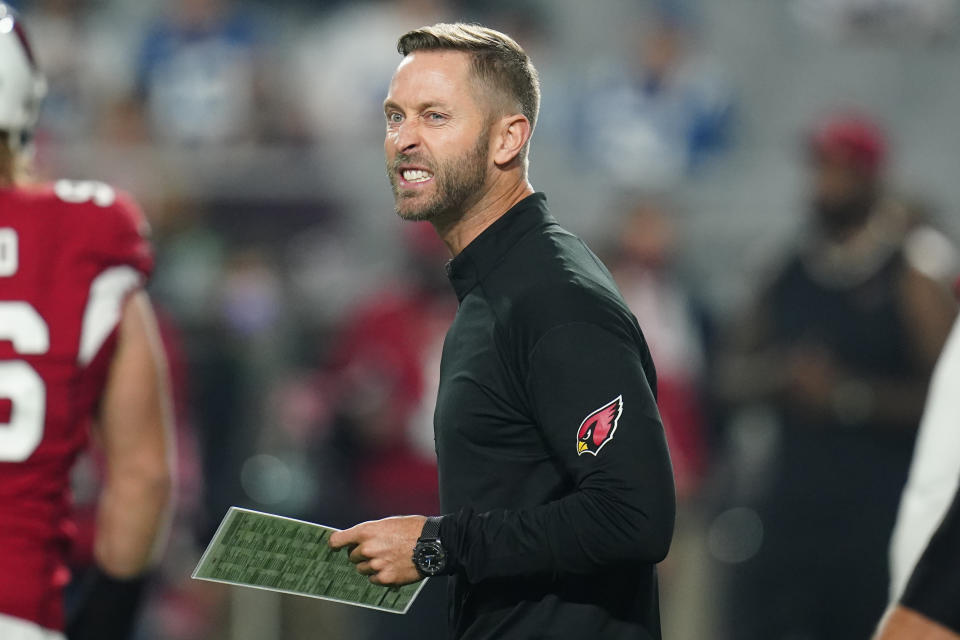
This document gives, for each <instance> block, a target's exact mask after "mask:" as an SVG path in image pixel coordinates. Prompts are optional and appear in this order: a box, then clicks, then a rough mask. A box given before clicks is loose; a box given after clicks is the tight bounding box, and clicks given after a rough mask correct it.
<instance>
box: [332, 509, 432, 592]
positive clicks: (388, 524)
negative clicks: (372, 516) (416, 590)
mask: <svg viewBox="0 0 960 640" xmlns="http://www.w3.org/2000/svg"><path fill="white" fill-rule="evenodd" d="M426 521H427V519H426V517H424V516H397V517H393V518H384V519H383V520H373V521H370V522H362V523H360V524H358V525H357V526H355V527H351V528H350V529H345V530H344V531H337V532H335V533H334V534H333V535H331V536H330V541H329V544H330V547H331V548H333V549H342V548H344V547H348V548H349V551H350V562H352V563H353V564H355V565H357V571H358V572H360V573H362V574H363V575H365V576H370V582H372V583H373V584H379V585H383V586H388V587H399V586H402V585H405V584H410V583H411V582H416V581H417V580H420V577H421V576H420V572H419V571H417V568H416V567H415V566H413V548H414V546H416V544H417V539H418V538H419V537H420V532H421V531H423V525H424V523H425V522H426Z"/></svg>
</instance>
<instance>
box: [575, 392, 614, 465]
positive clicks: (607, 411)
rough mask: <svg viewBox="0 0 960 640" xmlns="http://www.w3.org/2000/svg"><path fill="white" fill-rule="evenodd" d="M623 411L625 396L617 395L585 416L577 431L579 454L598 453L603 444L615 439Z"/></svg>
mask: <svg viewBox="0 0 960 640" xmlns="http://www.w3.org/2000/svg"><path fill="white" fill-rule="evenodd" d="M622 413H623V396H617V397H616V398H615V399H613V400H611V401H610V402H608V403H607V404H605V405H603V406H602V407H600V408H599V409H597V410H596V411H594V412H593V413H591V414H590V415H588V416H587V417H586V418H584V419H583V422H581V423H580V429H579V430H578V431H577V455H578V456H582V455H583V454H585V453H589V454H591V455H594V456H595V455H597V452H598V451H600V449H601V448H602V447H603V445H605V444H607V443H608V442H610V441H611V440H613V433H614V432H615V431H616V430H617V424H618V423H619V422H620V414H622Z"/></svg>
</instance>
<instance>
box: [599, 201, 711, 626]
mask: <svg viewBox="0 0 960 640" xmlns="http://www.w3.org/2000/svg"><path fill="white" fill-rule="evenodd" d="M618 209H619V210H621V211H627V212H628V213H627V215H626V216H625V218H624V220H623V222H622V224H621V226H620V232H619V233H618V246H617V247H616V248H615V249H614V254H613V256H612V261H611V263H610V264H611V268H610V270H611V273H612V274H613V277H614V279H615V280H616V281H617V285H618V286H619V287H620V291H621V292H622V293H623V299H624V300H625V301H626V303H627V306H628V307H630V310H631V311H632V312H633V313H634V315H635V316H636V317H637V321H638V322H639V323H640V326H641V327H643V334H644V337H645V338H646V340H647V344H649V345H650V354H651V355H652V356H653V360H654V362H656V363H657V407H658V408H659V409H660V416H661V418H662V419H663V429H664V432H665V434H666V437H667V446H668V447H669V449H670V461H671V462H672V463H673V474H674V478H675V484H676V488H677V526H676V530H675V532H674V538H673V544H672V546H671V549H670V556H669V557H668V558H667V559H666V560H665V561H664V562H663V563H661V565H660V567H659V568H658V572H659V575H660V579H661V586H662V590H661V603H662V608H663V611H664V623H663V624H664V636H665V637H677V638H702V637H707V636H708V635H709V631H708V630H709V629H712V628H713V626H712V620H711V619H710V614H709V607H708V606H706V603H707V602H708V601H709V599H710V596H709V593H708V591H709V586H708V584H709V580H708V578H707V577H706V573H705V571H706V570H707V568H708V563H707V562H706V561H705V557H704V553H703V552H702V550H703V549H705V545H704V527H703V521H702V514H701V501H700V500H699V498H700V497H701V495H700V494H701V483H702V482H703V479H704V475H705V473H706V471H707V465H708V463H709V454H710V452H709V445H710V443H709V433H708V429H709V422H708V421H709V420H710V418H711V416H710V415H709V406H708V404H707V394H706V390H707V385H706V381H707V376H708V374H709V368H708V367H709V362H708V360H709V348H710V346H711V345H710V342H711V338H712V326H711V322H710V318H709V316H708V314H707V313H706V310H705V308H704V306H703V305H702V304H701V303H700V301H699V300H698V298H697V297H696V295H695V292H694V291H692V289H691V287H689V286H688V285H687V283H686V282H685V281H684V279H683V277H682V276H681V275H680V273H679V269H678V265H677V262H678V255H677V254H678V252H679V250H680V245H681V243H682V242H683V239H682V234H681V228H680V225H679V223H678V221H677V216H678V214H679V212H678V211H677V210H676V208H675V206H674V205H673V204H672V202H671V200H670V199H668V198H667V197H665V196H662V195H658V196H654V195H644V194H636V193H631V194H629V195H627V196H626V197H623V198H621V199H620V202H619V203H618ZM691 612H696V614H693V613H691Z"/></svg>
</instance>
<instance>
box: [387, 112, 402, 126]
mask: <svg viewBox="0 0 960 640" xmlns="http://www.w3.org/2000/svg"><path fill="white" fill-rule="evenodd" d="M387 122H389V123H390V124H399V123H401V122H403V115H402V114H399V113H397V112H396V111H394V112H392V113H388V114H387Z"/></svg>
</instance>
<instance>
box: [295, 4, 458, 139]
mask: <svg viewBox="0 0 960 640" xmlns="http://www.w3.org/2000/svg"><path fill="white" fill-rule="evenodd" d="M447 12H448V7H447V2H446V0H364V1H361V2H351V3H346V4H344V6H342V7H341V8H339V9H337V10H335V11H333V12H331V13H329V14H328V15H325V16H323V18H322V19H321V20H319V21H317V22H316V23H315V24H313V25H311V26H310V27H308V28H307V30H306V31H305V32H304V34H303V37H302V38H301V39H300V40H299V41H298V42H297V43H296V45H295V47H294V50H293V64H292V65H291V67H290V70H291V73H292V77H291V80H290V83H291V84H292V85H293V86H294V87H295V88H296V89H295V90H296V92H297V93H298V94H299V98H300V104H301V105H302V109H303V111H304V120H305V122H306V124H307V128H308V130H309V133H310V134H311V135H312V136H313V137H314V138H315V139H316V140H318V141H320V142H326V143H337V142H346V143H348V144H354V143H355V142H356V141H357V140H362V139H368V140H370V141H371V142H372V141H373V140H374V139H375V138H374V136H379V134H380V128H379V126H377V125H378V124H379V119H380V111H381V109H382V102H383V87H384V86H385V85H386V84H388V83H389V82H390V76H391V74H392V73H393V70H394V66H395V65H394V63H395V56H396V51H394V49H393V47H390V46H386V45H385V43H388V42H390V41H392V40H393V38H394V37H395V36H396V34H397V33H403V32H404V31H406V30H408V29H412V28H414V27H416V26H417V25H420V24H424V23H425V22H430V21H436V20H440V19H442V18H443V17H445V15H446V14H447ZM347 114H349V117H346V116H347Z"/></svg>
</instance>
